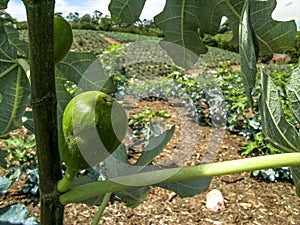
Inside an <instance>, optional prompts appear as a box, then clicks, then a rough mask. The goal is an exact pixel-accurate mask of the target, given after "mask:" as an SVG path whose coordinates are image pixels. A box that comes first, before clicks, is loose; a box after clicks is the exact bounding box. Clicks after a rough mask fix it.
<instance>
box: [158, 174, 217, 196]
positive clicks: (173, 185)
mask: <svg viewBox="0 0 300 225" xmlns="http://www.w3.org/2000/svg"><path fill="white" fill-rule="evenodd" d="M210 181H211V178H201V179H195V180H184V181H175V182H166V183H159V184H157V185H155V186H158V187H161V188H165V189H168V190H171V191H174V192H175V193H177V194H178V195H180V196H181V197H191V196H194V195H197V194H200V193H201V192H203V191H205V190H206V189H207V188H208V187H209V184H210Z"/></svg>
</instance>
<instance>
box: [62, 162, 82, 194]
mask: <svg viewBox="0 0 300 225" xmlns="http://www.w3.org/2000/svg"><path fill="white" fill-rule="evenodd" d="M77 173H78V169H72V168H69V167H67V170H66V173H65V175H64V176H63V178H62V179H61V180H60V181H59V182H58V184H57V190H58V191H59V192H61V193H64V192H66V191H68V190H69V188H70V185H71V183H72V182H73V180H74V178H75V177H76V175H77Z"/></svg>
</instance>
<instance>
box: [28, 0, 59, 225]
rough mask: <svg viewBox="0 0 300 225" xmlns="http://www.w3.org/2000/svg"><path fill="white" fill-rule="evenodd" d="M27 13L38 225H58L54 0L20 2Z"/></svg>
mask: <svg viewBox="0 0 300 225" xmlns="http://www.w3.org/2000/svg"><path fill="white" fill-rule="evenodd" d="M24 4H25V7H26V12H27V21H28V34H29V47H30V75H31V85H32V86H31V106H32V110H33V116H34V122H35V135H36V146H37V154H38V166H39V177H40V186H39V188H40V196H41V212H40V215H41V224H42V225H48V224H49V225H50V224H51V225H62V224H63V211H64V207H63V206H62V205H61V204H60V202H59V193H58V191H57V188H56V185H57V182H58V180H59V179H61V177H62V175H61V167H60V157H59V151H58V131H57V99H56V92H55V76H54V71H55V70H54V53H53V16H54V0H26V1H25V0H24Z"/></svg>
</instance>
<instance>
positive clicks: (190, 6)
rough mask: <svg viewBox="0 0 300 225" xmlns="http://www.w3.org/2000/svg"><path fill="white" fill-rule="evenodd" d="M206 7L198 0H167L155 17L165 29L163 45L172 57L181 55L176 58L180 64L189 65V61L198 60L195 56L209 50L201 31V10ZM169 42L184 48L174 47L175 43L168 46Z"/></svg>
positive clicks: (161, 27) (159, 25)
mask: <svg viewBox="0 0 300 225" xmlns="http://www.w3.org/2000/svg"><path fill="white" fill-rule="evenodd" d="M205 4H206V5H207V4H210V3H209V2H206V3H205ZM205 8H206V7H205V5H204V4H201V3H200V1H196V0H167V1H166V5H165V8H164V10H163V12H162V13H160V14H159V15H157V16H156V17H155V23H156V25H157V26H158V27H159V28H160V29H162V30H163V31H164V36H165V37H164V41H165V43H164V45H163V47H164V48H165V49H166V50H167V52H168V53H169V54H170V56H171V57H172V58H175V57H180V56H181V58H178V59H176V58H175V59H174V61H175V63H176V64H178V65H180V66H183V67H189V62H191V63H194V62H195V61H197V57H195V56H197V55H199V54H203V53H206V52H207V47H206V46H205V45H204V44H203V43H202V41H201V40H200V32H199V27H200V26H201V12H202V11H204V10H205ZM167 43H175V44H178V45H180V46H182V47H183V48H177V49H174V45H170V46H168V45H167ZM190 51H192V52H190Z"/></svg>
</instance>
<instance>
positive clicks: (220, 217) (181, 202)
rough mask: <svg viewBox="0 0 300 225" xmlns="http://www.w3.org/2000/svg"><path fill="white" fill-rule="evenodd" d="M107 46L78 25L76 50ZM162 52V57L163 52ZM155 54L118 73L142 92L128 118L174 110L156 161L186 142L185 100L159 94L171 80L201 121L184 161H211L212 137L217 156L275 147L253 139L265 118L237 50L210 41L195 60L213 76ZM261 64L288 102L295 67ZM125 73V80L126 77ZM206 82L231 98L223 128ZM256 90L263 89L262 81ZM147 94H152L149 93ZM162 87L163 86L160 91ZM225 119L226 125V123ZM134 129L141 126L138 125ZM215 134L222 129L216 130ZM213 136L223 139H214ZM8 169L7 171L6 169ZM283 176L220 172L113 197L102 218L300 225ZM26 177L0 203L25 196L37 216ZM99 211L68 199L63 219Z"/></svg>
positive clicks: (296, 202) (125, 38) (126, 37)
mask: <svg viewBox="0 0 300 225" xmlns="http://www.w3.org/2000/svg"><path fill="white" fill-rule="evenodd" d="M101 34H104V35H105V36H107V37H110V38H111V39H114V40H116V41H118V42H120V43H124V45H125V43H129V42H135V41H144V40H146V39H145V37H143V36H138V35H132V34H121V33H106V32H101ZM24 39H25V40H26V35H24ZM148 40H153V41H157V40H158V39H157V38H153V37H149V39H148ZM109 46H110V43H108V42H107V40H105V38H104V37H103V36H101V35H100V33H99V32H96V31H80V30H75V32H74V42H73V46H72V50H74V51H75V50H76V51H89V52H92V53H94V54H96V55H97V56H98V58H100V59H101V57H102V56H103V55H102V54H103V53H105V51H107V48H108V47H109ZM118 50H119V49H118V48H117V50H115V51H114V50H112V51H111V52H110V53H108V55H107V56H109V54H112V55H113V54H115V53H116V51H118ZM118 54H119V53H118ZM113 56H115V55H113ZM157 57H158V58H159V57H160V55H158V56H157ZM153 61H154V63H153V64H150V65H149V64H148V63H137V64H136V65H130V66H128V67H125V70H126V74H129V75H130V77H126V78H124V77H123V76H122V75H124V74H117V76H116V78H117V79H119V80H117V81H118V82H123V83H125V84H126V88H127V89H128V90H130V91H131V93H132V95H133V96H135V97H136V98H137V99H138V101H136V100H135V101H132V100H130V99H129V102H126V101H124V103H125V104H126V103H127V104H128V105H126V108H127V109H128V111H129V118H130V119H132V118H133V115H139V114H140V113H141V112H142V111H143V110H145V109H151V110H152V112H153V114H154V113H155V112H160V111H162V110H166V113H167V114H169V115H170V117H169V118H162V117H159V118H158V119H160V120H163V121H164V124H166V126H167V127H170V126H171V125H176V127H177V131H176V132H175V134H174V137H173V138H172V139H171V142H170V143H169V144H168V145H167V147H166V149H165V151H164V152H163V153H162V154H161V155H160V156H159V157H157V159H156V162H157V163H159V162H160V161H161V160H162V161H163V160H164V159H166V158H168V157H169V155H170V154H171V153H173V152H174V151H176V150H177V149H178V148H179V147H178V146H179V143H180V142H181V139H180V138H181V136H180V135H181V134H180V130H182V129H184V128H183V127H184V124H181V121H182V118H180V115H179V114H178V112H180V109H181V108H183V110H184V109H185V107H186V105H183V106H178V107H177V108H176V107H174V104H172V103H170V102H168V99H165V98H161V97H160V96H161V93H159V91H158V90H160V89H162V88H165V89H168V88H170V87H174V86H172V85H174V84H176V85H178V86H179V87H181V89H182V90H184V92H186V93H187V94H188V95H189V96H190V99H191V102H192V104H193V107H194V108H193V109H194V110H195V112H194V113H195V114H196V115H197V120H196V121H194V122H193V124H194V125H193V129H195V131H194V130H193V131H194V133H197V138H194V137H193V136H190V137H187V138H188V139H187V140H185V141H186V142H187V143H196V144H195V147H194V149H193V152H192V154H191V156H190V158H188V159H187V160H186V161H184V162H183V164H184V165H196V164H198V163H201V162H203V160H206V159H207V158H206V155H207V154H208V150H207V145H208V144H209V143H211V142H218V143H220V145H219V146H218V145H216V147H215V148H214V149H213V150H214V151H213V153H211V152H209V154H211V157H210V158H209V159H210V161H214V162H219V161H226V160H232V159H239V158H244V157H251V156H255V155H262V154H269V153H270V152H272V151H273V149H271V150H269V149H268V147H267V143H265V144H261V143H259V144H258V141H257V139H255V138H254V134H253V133H255V134H257V133H259V132H260V127H259V118H258V116H257V114H256V111H255V110H257V102H256V104H255V107H254V110H253V111H251V110H249V105H248V103H247V100H246V98H245V96H244V90H243V87H242V80H241V77H240V74H239V70H238V65H239V57H238V55H237V54H235V53H232V52H228V51H224V50H220V49H217V48H209V52H208V53H207V54H206V55H204V56H202V57H201V59H200V61H199V62H197V63H198V64H199V65H198V66H199V68H200V69H201V72H197V73H200V76H201V75H204V77H205V76H206V78H207V77H208V78H209V79H208V78H207V79H206V78H204V79H201V78H199V77H198V76H197V75H195V71H193V74H192V75H190V74H189V71H184V70H182V69H181V68H176V67H174V66H173V65H168V64H167V63H155V59H154V60H153ZM231 66H235V69H234V70H233V69H232V68H231ZM262 67H263V68H264V69H265V70H266V71H267V72H268V73H269V74H270V75H271V76H272V77H273V78H274V79H275V82H276V85H277V86H278V90H279V92H280V93H281V96H282V101H283V104H285V103H284V100H285V96H284V92H283V91H282V88H283V87H284V85H285V83H286V81H287V79H288V77H289V74H290V72H291V71H292V69H293V66H292V65H262ZM141 75H145V76H148V77H151V78H153V77H157V79H154V80H151V81H147V82H146V81H145V83H143V84H144V86H142V88H141V87H138V86H139V84H140V83H137V85H136V86H135V81H138V80H139V79H141V77H140V76H141ZM123 78H124V79H125V81H124V80H122V79H123ZM120 80H121V81H120ZM208 81H210V82H212V84H213V85H212V86H214V85H218V87H220V88H221V90H222V93H223V96H222V98H223V100H224V101H225V102H226V107H225V108H224V110H225V111H222V112H220V117H221V119H220V120H217V121H221V122H220V124H221V126H220V127H222V129H221V128H219V129H217V128H212V121H213V118H215V117H213V116H215V115H216V114H217V113H219V111H220V110H219V109H215V111H210V110H211V109H209V108H210V107H211V106H210V103H211V102H210V103H208V102H209V100H210V101H212V99H209V98H207V97H211V96H212V95H209V93H208V91H207V89H206V87H211V86H209V85H210V84H211V83H210V84H205V85H208V86H205V85H204V83H205V82H208ZM208 83H209V82H208ZM233 84H234V85H233ZM233 86H234V87H235V88H233ZM122 87H123V86H122ZM139 88H140V89H139ZM174 89H176V88H174ZM209 90H210V89H209ZM256 91H257V92H259V91H260V90H259V88H257V90H256ZM145 93H147V94H146V95H144V94H145ZM156 93H158V95H157V96H156ZM149 96H150V97H149ZM206 98H207V99H206ZM213 100H214V99H213ZM217 100H218V99H217ZM217 100H216V101H217ZM213 113H216V114H213ZM286 113H287V117H288V118H289V119H290V121H291V122H293V118H292V116H291V114H290V113H289V112H288V111H287V112H286ZM151 115H152V114H151ZM193 115H194V114H193ZM142 119H145V118H142ZM140 124H141V121H138V125H140ZM224 125H225V126H226V129H224ZM255 125H256V126H257V127H255ZM134 129H138V128H136V127H135V128H134ZM27 132H28V131H27V130H26V129H21V130H18V131H16V132H12V133H11V137H12V138H13V137H18V136H19V137H25V136H27V135H28V134H29V133H27ZM213 134H214V135H216V136H212V135H213ZM212 137H214V138H216V137H217V138H216V139H212ZM218 138H219V139H218ZM248 141H252V142H253V143H254V144H253V145H255V147H253V149H251V146H250V145H249V144H248V145H247V143H248ZM260 144H261V145H260ZM253 145H252V146H253ZM245 146H246V147H245ZM249 146H250V147H249ZM0 147H1V148H3V149H4V148H9V147H10V146H9V144H8V143H7V142H6V141H5V139H0ZM182 150H184V149H182ZM29 151H30V154H34V147H33V148H30V150H29ZM138 151H139V150H138V147H137V149H135V148H132V149H131V151H130V152H129V155H130V157H131V158H132V159H135V157H137V156H138ZM247 151H248V152H247ZM242 153H244V154H242ZM171 155H172V154H171ZM6 172H7V171H2V174H5V173H6ZM280 178H282V179H278V180H276V181H275V182H272V181H270V180H269V179H268V177H265V176H264V175H262V176H257V177H254V176H253V174H252V173H250V172H249V173H242V174H235V175H227V176H221V177H214V178H213V179H212V182H211V184H210V187H209V189H208V190H206V191H205V192H204V193H201V194H198V195H196V196H194V197H190V198H181V197H180V196H178V195H176V194H174V193H173V192H171V191H167V190H165V189H162V188H158V187H157V188H154V189H152V190H151V192H150V194H149V195H148V197H147V198H146V200H145V201H144V202H143V203H142V204H141V205H139V206H137V207H136V208H134V209H131V208H127V207H125V205H124V203H120V202H118V201H117V200H116V199H114V201H111V202H110V204H109V206H108V207H107V208H106V210H105V212H104V216H103V218H102V220H101V223H100V224H107V225H108V224H109V225H111V224H116V225H117V224H119V225H121V224H132V225H133V224H145V225H146V224H147V225H148V224H149V225H150V224H172V225H173V224H178V225H179V224H190V225H193V224H201V225H202V224H204V225H205V224H224V225H225V224H226V225H227V224H300V218H299V213H300V212H299V206H300V199H298V197H297V196H296V193H295V188H294V185H293V183H292V181H291V179H290V178H289V177H284V176H283V175H282V174H280ZM26 181H27V175H26V174H23V175H22V176H21V177H20V179H19V180H18V181H17V182H15V183H14V184H13V185H12V186H11V187H10V188H9V190H8V192H7V193H6V194H5V195H2V196H1V197H0V206H5V205H9V204H11V203H23V204H25V205H26V206H27V207H28V210H29V216H34V217H36V218H37V220H39V218H38V209H39V205H38V204H37V196H36V195H34V194H30V193H27V194H24V193H23V188H24V186H26V185H27V184H26ZM212 189H218V190H220V191H221V193H222V194H223V197H224V199H225V209H224V210H221V211H218V212H212V211H210V210H208V209H207V208H206V206H205V202H206V199H205V198H206V197H205V196H206V194H207V193H208V192H209V191H210V190H212ZM96 211H97V207H95V206H88V205H85V204H70V205H68V206H67V207H66V209H65V224H90V223H91V220H92V218H93V215H91V214H90V213H92V214H94V213H96Z"/></svg>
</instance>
